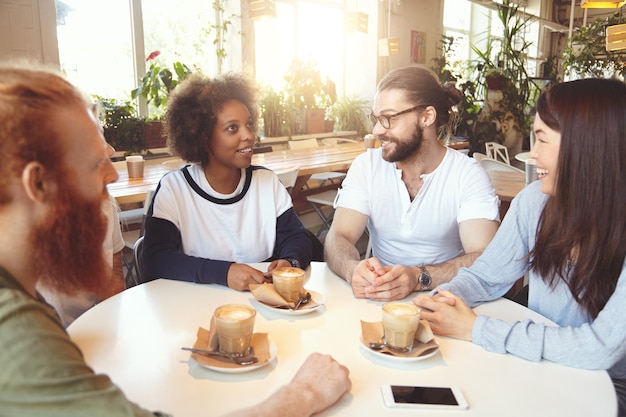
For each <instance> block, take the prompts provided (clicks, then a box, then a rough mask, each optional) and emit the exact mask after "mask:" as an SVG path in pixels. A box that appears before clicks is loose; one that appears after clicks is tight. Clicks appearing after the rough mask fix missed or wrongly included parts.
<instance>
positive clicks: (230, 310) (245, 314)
mask: <svg viewBox="0 0 626 417" xmlns="http://www.w3.org/2000/svg"><path fill="white" fill-rule="evenodd" d="M215 315H216V316H217V317H220V318H222V319H227V320H244V319H247V318H249V317H252V316H253V315H254V310H252V309H250V308H247V307H244V306H232V307H222V308H220V309H219V310H218V311H217V312H216V313H215Z"/></svg>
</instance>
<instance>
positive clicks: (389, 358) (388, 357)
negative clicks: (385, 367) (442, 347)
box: [360, 337, 439, 363]
mask: <svg viewBox="0 0 626 417" xmlns="http://www.w3.org/2000/svg"><path fill="white" fill-rule="evenodd" d="M360 340H361V346H363V347H364V348H365V350H367V351H368V352H370V353H371V354H372V355H374V356H378V357H379V358H382V359H385V360H387V361H389V362H399V363H406V362H417V361H423V360H424V359H428V358H431V357H433V356H435V355H436V354H437V353H439V349H438V348H437V349H435V350H432V351H430V352H427V353H426V354H424V355H420V356H395V355H391V354H389V353H384V352H383V351H380V350H374V349H371V348H370V347H369V345H368V344H367V343H365V342H364V341H363V338H362V337H361V338H360ZM435 343H437V346H439V342H437V339H435Z"/></svg>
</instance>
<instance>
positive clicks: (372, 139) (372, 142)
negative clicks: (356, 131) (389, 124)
mask: <svg viewBox="0 0 626 417" xmlns="http://www.w3.org/2000/svg"><path fill="white" fill-rule="evenodd" d="M363 144H364V145H365V147H366V148H375V147H376V136H374V135H372V134H367V135H365V137H364V138H363Z"/></svg>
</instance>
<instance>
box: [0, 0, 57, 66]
mask: <svg viewBox="0 0 626 417" xmlns="http://www.w3.org/2000/svg"><path fill="white" fill-rule="evenodd" d="M0 59H2V60H4V59H28V60H34V61H36V62H40V63H44V64H49V65H53V66H55V67H57V68H58V67H59V50H58V46H57V35H56V9H55V3H54V0H1V1H0Z"/></svg>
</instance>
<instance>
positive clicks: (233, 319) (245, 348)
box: [213, 304, 256, 356]
mask: <svg viewBox="0 0 626 417" xmlns="http://www.w3.org/2000/svg"><path fill="white" fill-rule="evenodd" d="M213 317H214V318H215V331H216V333H217V340H218V345H219V351H220V352H222V353H228V354H232V355H240V356H243V355H247V354H248V353H250V341H251V339H252V331H253V330H254V318H255V317H256V311H255V310H254V309H253V308H252V307H248V306H246V305H238V304H226V305H223V306H220V307H218V308H216V309H215V313H214V314H213Z"/></svg>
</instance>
